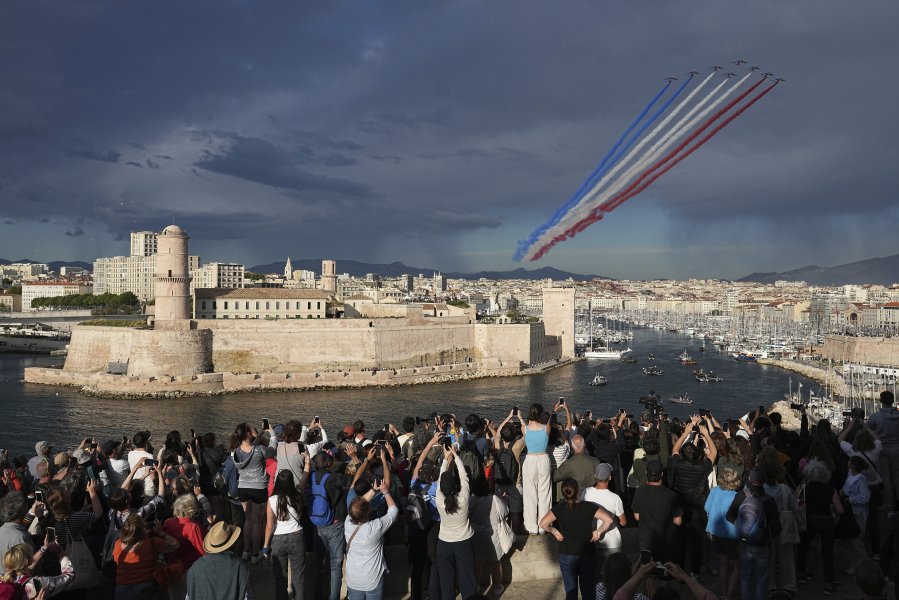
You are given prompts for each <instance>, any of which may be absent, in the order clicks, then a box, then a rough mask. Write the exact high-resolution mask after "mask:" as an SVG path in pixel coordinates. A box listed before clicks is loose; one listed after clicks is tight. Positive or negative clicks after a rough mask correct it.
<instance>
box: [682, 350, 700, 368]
mask: <svg viewBox="0 0 899 600" xmlns="http://www.w3.org/2000/svg"><path fill="white" fill-rule="evenodd" d="M678 358H679V359H680V364H682V365H684V366H687V365H695V364H696V361H695V360H694V359H693V357H692V356H690V355H689V354H688V353H687V351H686V350H684V351H683V353H682V354H681V355H680V356H679V357H678Z"/></svg>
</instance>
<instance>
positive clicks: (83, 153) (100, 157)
mask: <svg viewBox="0 0 899 600" xmlns="http://www.w3.org/2000/svg"><path fill="white" fill-rule="evenodd" d="M68 155H69V156H71V157H74V158H86V159H87V160H96V161H100V162H108V163H117V162H119V159H120V158H122V153H121V152H117V151H116V150H106V151H105V152H104V151H101V150H97V149H95V148H94V147H93V145H92V144H90V143H88V142H80V143H79V144H78V145H77V146H76V147H74V148H72V149H71V150H69V152H68Z"/></svg>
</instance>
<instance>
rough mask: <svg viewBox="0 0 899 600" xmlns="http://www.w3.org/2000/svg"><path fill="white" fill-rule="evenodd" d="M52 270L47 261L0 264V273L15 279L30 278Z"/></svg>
mask: <svg viewBox="0 0 899 600" xmlns="http://www.w3.org/2000/svg"><path fill="white" fill-rule="evenodd" d="M49 271H50V268H49V267H48V266H47V264H46V263H10V264H8V265H0V274H2V275H3V277H7V278H9V279H14V280H29V279H34V278H37V277H39V276H40V275H45V274H47V273H48V272H49Z"/></svg>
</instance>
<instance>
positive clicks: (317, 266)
mask: <svg viewBox="0 0 899 600" xmlns="http://www.w3.org/2000/svg"><path fill="white" fill-rule="evenodd" d="M290 262H291V265H293V268H294V270H299V269H305V270H307V271H315V272H316V273H319V272H321V268H322V261H321V259H298V260H293V259H291V261H290ZM247 270H248V271H252V272H253V273H283V272H284V261H279V262H273V263H269V264H267V265H256V266H255V267H248V268H247ZM435 271H439V269H434V268H432V267H426V268H425V267H410V266H408V265H404V264H403V263H401V262H392V263H390V264H378V263H364V262H359V261H355V260H338V261H337V272H338V273H349V274H350V275H352V276H354V277H364V276H365V274H366V273H377V274H378V275H381V276H382V277H398V276H400V275H414V276H417V275H418V274H419V273H423V274H424V275H425V276H426V277H430V276H432V275H433V274H434V272H435ZM442 273H443V275H445V276H446V277H448V278H450V279H480V278H481V277H486V278H487V279H546V278H551V279H555V280H560V279H568V278H569V277H571V278H573V279H576V280H578V281H587V280H590V279H593V278H596V277H599V275H578V274H577V273H569V272H568V271H560V270H559V269H555V268H553V267H542V268H540V269H534V270H532V271H528V270H527V269H522V268H520V267H519V268H518V269H515V270H514V271H481V272H478V273H455V272H453V273H449V272H442Z"/></svg>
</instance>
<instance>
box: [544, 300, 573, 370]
mask: <svg viewBox="0 0 899 600" xmlns="http://www.w3.org/2000/svg"><path fill="white" fill-rule="evenodd" d="M543 327H544V329H545V331H546V335H548V336H549V335H551V336H556V337H558V338H559V341H560V342H561V344H562V350H561V355H562V356H561V357H562V358H563V359H564V358H574V288H543Z"/></svg>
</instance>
